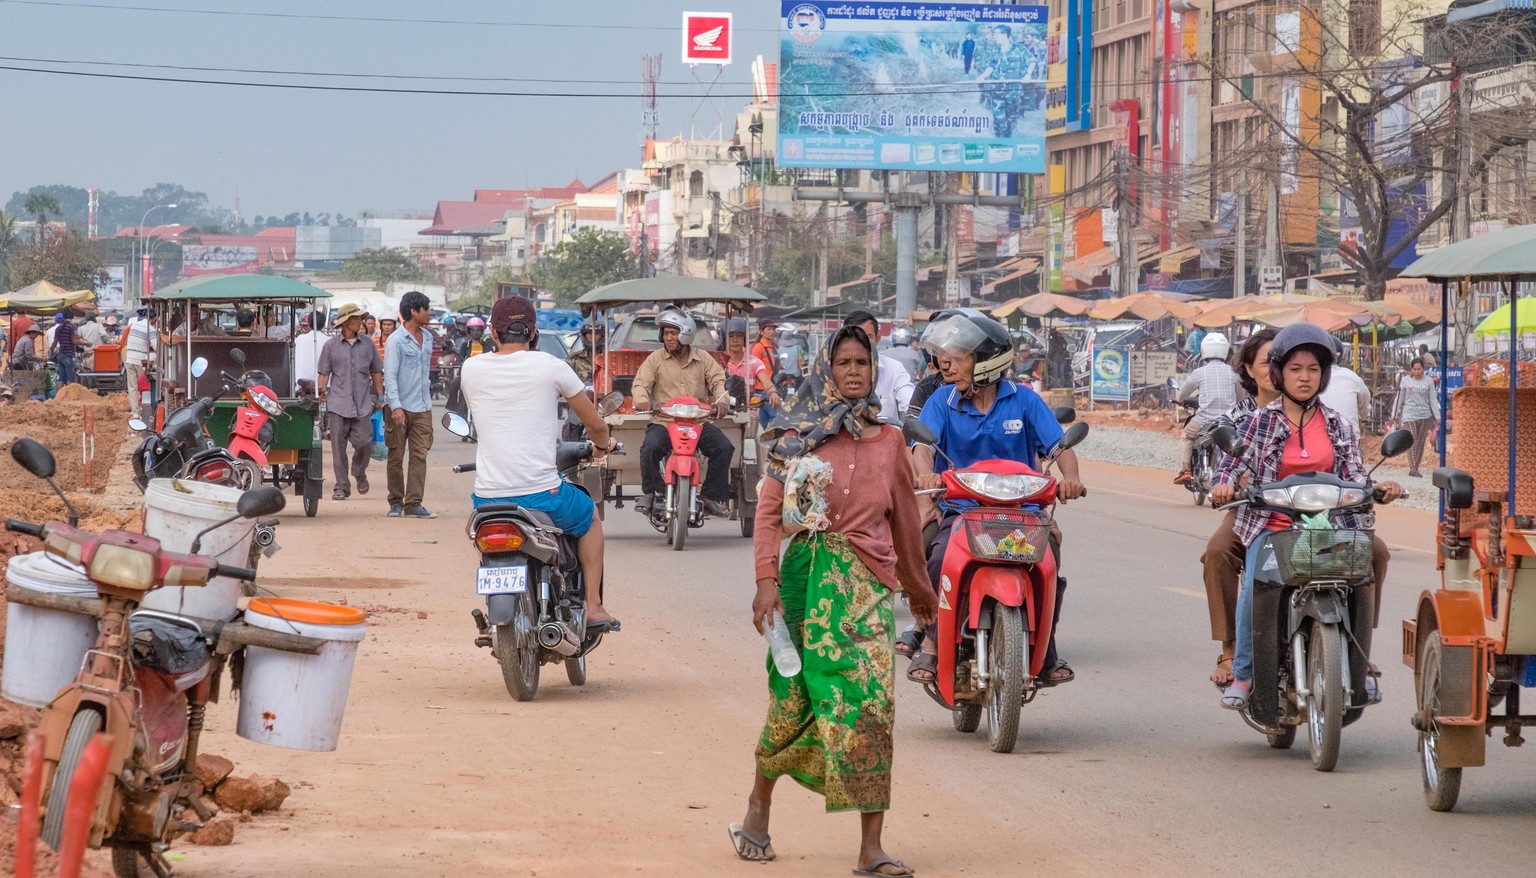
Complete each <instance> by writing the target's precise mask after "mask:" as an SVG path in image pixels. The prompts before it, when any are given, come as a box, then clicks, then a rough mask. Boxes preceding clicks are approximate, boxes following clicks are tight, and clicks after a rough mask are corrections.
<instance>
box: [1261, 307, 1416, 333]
mask: <svg viewBox="0 0 1536 878" xmlns="http://www.w3.org/2000/svg"><path fill="white" fill-rule="evenodd" d="M1252 319H1253V321H1254V322H1255V323H1261V324H1263V325H1264V326H1268V327H1271V328H1273V329H1279V328H1281V327H1283V326H1290V325H1291V324H1293V323H1314V324H1316V325H1318V326H1321V327H1322V328H1323V330H1324V331H1326V332H1338V331H1340V330H1344V329H1350V328H1352V327H1358V326H1370V325H1371V324H1373V323H1386V324H1388V325H1391V324H1393V323H1397V322H1398V320H1399V319H1400V318H1397V317H1395V316H1394V317H1393V318H1392V319H1390V320H1388V319H1383V318H1382V316H1381V315H1378V314H1376V313H1375V312H1373V311H1371V309H1369V308H1365V307H1362V306H1361V304H1360V303H1358V302H1344V301H1340V300H1338V299H1322V300H1319V301H1316V302H1307V303H1304V304H1300V305H1281V306H1279V307H1276V308H1272V309H1270V310H1268V311H1260V312H1258V313H1256V314H1254V315H1252Z"/></svg>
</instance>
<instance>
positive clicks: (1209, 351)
mask: <svg viewBox="0 0 1536 878" xmlns="http://www.w3.org/2000/svg"><path fill="white" fill-rule="evenodd" d="M1230 353H1232V342H1230V341H1227V337H1226V336H1225V335H1223V334H1222V333H1220V332H1212V333H1208V334H1207V335H1206V336H1205V338H1203V339H1201V340H1200V359H1202V360H1226V358H1227V354H1230Z"/></svg>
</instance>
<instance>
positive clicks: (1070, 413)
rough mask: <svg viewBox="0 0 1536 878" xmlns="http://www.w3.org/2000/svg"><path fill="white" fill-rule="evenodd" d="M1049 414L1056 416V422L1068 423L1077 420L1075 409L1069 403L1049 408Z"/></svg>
mask: <svg viewBox="0 0 1536 878" xmlns="http://www.w3.org/2000/svg"><path fill="white" fill-rule="evenodd" d="M1051 414H1053V415H1055V416H1056V423H1058V424H1070V423H1072V422H1073V421H1075V420H1077V409H1075V408H1073V407H1071V406H1069V405H1059V406H1057V407H1055V408H1053V409H1051Z"/></svg>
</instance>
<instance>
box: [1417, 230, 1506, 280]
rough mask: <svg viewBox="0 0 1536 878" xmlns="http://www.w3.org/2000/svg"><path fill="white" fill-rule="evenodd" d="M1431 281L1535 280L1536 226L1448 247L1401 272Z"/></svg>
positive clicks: (1503, 231)
mask: <svg viewBox="0 0 1536 878" xmlns="http://www.w3.org/2000/svg"><path fill="white" fill-rule="evenodd" d="M1400 276H1401V277H1427V278H1432V279H1434V280H1461V279H1462V278H1468V279H1471V280H1495V279H1502V280H1511V279H1513V280H1536V225H1529V226H1515V227H1514V228H1510V229H1503V230H1501V231H1497V232H1491V233H1489V234H1486V235H1479V236H1478V237H1476V238H1468V239H1467V240H1465V241H1457V242H1456V243H1454V244H1447V245H1446V246H1444V247H1441V248H1440V249H1438V250H1434V251H1431V252H1429V253H1426V254H1425V255H1423V256H1420V257H1419V258H1418V259H1416V260H1414V263H1413V264H1412V265H1410V266H1408V267H1407V268H1405V269H1403V272H1402V274H1401V275H1400Z"/></svg>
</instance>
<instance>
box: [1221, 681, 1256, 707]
mask: <svg viewBox="0 0 1536 878" xmlns="http://www.w3.org/2000/svg"><path fill="white" fill-rule="evenodd" d="M1252 694H1253V684H1252V683H1245V682H1243V681H1242V680H1236V681H1234V682H1233V683H1232V685H1231V686H1228V687H1227V688H1226V689H1225V690H1223V691H1222V693H1221V706H1222V707H1225V708H1226V709H1227V710H1242V709H1243V708H1245V707H1247V706H1248V698H1249V696H1250V695H1252Z"/></svg>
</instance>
